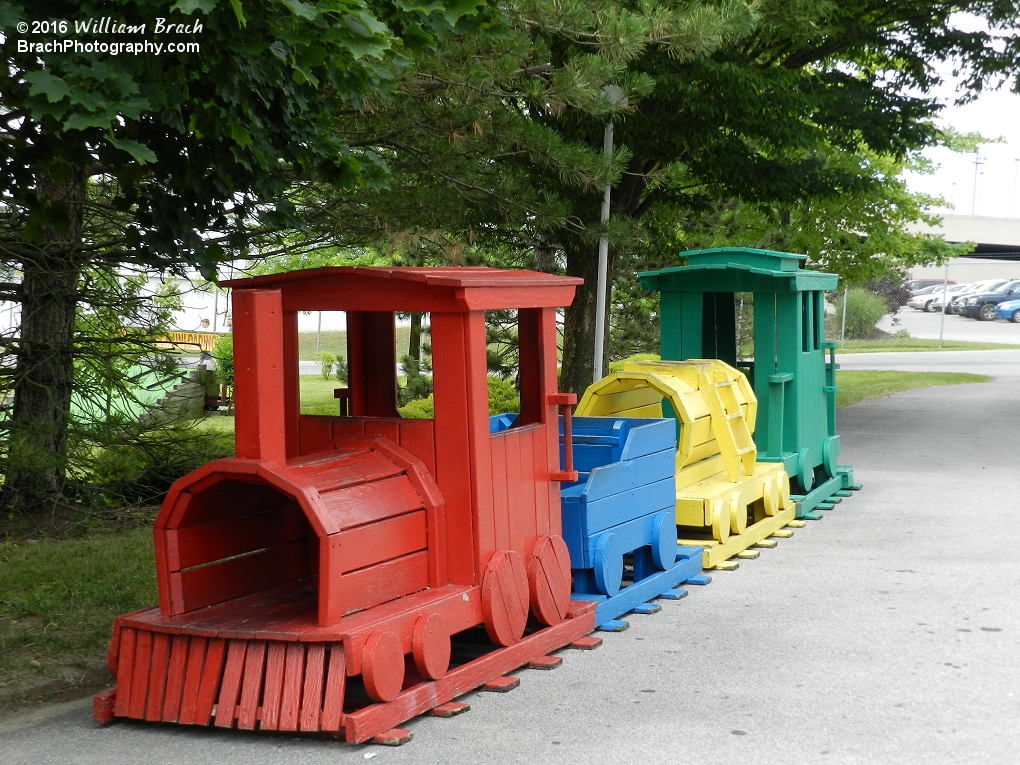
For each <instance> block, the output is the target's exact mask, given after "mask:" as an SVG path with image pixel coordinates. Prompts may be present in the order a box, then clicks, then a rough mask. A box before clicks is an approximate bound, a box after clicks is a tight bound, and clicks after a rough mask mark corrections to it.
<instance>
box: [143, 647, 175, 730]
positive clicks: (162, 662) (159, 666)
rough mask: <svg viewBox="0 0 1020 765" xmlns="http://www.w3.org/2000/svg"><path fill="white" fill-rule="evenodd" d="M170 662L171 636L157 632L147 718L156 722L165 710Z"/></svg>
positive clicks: (147, 694) (146, 702)
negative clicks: (164, 693)
mask: <svg viewBox="0 0 1020 765" xmlns="http://www.w3.org/2000/svg"><path fill="white" fill-rule="evenodd" d="M169 663H170V636H169V635H168V634H167V633H165V632H157V633H155V635H154V636H153V639H152V659H151V661H150V664H149V688H148V691H147V693H146V701H145V719H146V720H148V721H149V722H156V721H158V720H159V719H160V713H161V712H162V711H163V692H164V691H165V690H166V682H167V665H168V664H169Z"/></svg>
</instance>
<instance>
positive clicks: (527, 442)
mask: <svg viewBox="0 0 1020 765" xmlns="http://www.w3.org/2000/svg"><path fill="white" fill-rule="evenodd" d="M543 430H544V428H543V427H542V426H541V425H536V426H534V427H531V428H524V429H523V430H522V431H521V434H520V438H519V439H518V441H517V475H516V483H517V495H518V496H519V497H520V504H519V505H518V509H517V510H516V511H513V514H512V515H511V516H510V518H509V521H510V524H511V526H516V527H517V529H516V533H515V534H511V537H510V540H511V544H513V545H514V546H515V549H517V550H520V551H521V554H522V556H523V557H524V560H525V561H527V560H528V555H530V554H531V548H532V547H533V546H534V544H535V542H534V540H535V539H537V538H538V536H539V535H540V534H544V533H546V532H548V528H547V526H546V524H547V523H548V518H539V517H538V516H539V514H538V508H537V507H536V498H535V474H534V469H535V447H536V443H535V442H536V437H537V436H539V435H542V431H543ZM541 446H545V444H541ZM525 565H527V564H526V563H525Z"/></svg>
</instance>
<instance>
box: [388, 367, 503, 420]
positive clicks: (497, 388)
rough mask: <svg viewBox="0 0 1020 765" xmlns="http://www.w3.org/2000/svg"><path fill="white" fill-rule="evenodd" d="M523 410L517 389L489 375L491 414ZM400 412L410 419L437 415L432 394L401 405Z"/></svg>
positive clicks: (424, 418) (428, 417)
mask: <svg viewBox="0 0 1020 765" xmlns="http://www.w3.org/2000/svg"><path fill="white" fill-rule="evenodd" d="M519 411H521V397H520V395H519V394H518V393H517V389H516V388H514V386H513V385H512V384H511V383H509V382H508V381H506V380H504V379H502V378H500V377H495V376H493V377H489V414H503V413H505V412H519ZM400 414H401V416H402V417H406V418H407V419H409V420H431V419H433V418H434V417H435V416H436V405H435V400H434V399H433V396H432V394H431V393H430V394H429V396H428V398H419V399H414V400H413V401H408V402H407V404H406V405H404V406H402V407H400Z"/></svg>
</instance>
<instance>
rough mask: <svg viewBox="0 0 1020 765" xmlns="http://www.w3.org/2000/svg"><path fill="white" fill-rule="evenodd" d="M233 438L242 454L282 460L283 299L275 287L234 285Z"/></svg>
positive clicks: (283, 428) (284, 457)
mask: <svg viewBox="0 0 1020 765" xmlns="http://www.w3.org/2000/svg"><path fill="white" fill-rule="evenodd" d="M232 300H233V311H232V316H233V322H234V324H233V333H234V443H235V445H236V446H235V453H236V454H237V456H238V457H240V458H242V459H256V460H258V459H264V460H270V461H272V462H276V463H278V464H280V465H282V464H283V463H284V462H285V461H286V459H287V451H286V443H285V440H284V438H285V437H284V432H285V425H284V410H283V406H282V403H283V401H284V373H283V369H284V364H283V361H284V359H283V305H282V295H281V292H280V290H276V289H260V290H245V289H241V290H234V292H233V295H232Z"/></svg>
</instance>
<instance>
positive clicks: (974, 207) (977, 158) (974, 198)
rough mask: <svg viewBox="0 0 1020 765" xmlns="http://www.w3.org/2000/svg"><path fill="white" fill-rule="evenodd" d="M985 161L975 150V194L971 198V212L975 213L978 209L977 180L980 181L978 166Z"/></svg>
mask: <svg viewBox="0 0 1020 765" xmlns="http://www.w3.org/2000/svg"><path fill="white" fill-rule="evenodd" d="M984 163H985V161H984V160H983V159H981V157H980V156H978V153H977V152H976V151H975V152H974V194H973V195H972V196H971V199H970V214H971V215H974V214H976V213H975V210H977V182H978V168H979V167H981V165H983V164H984Z"/></svg>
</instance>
